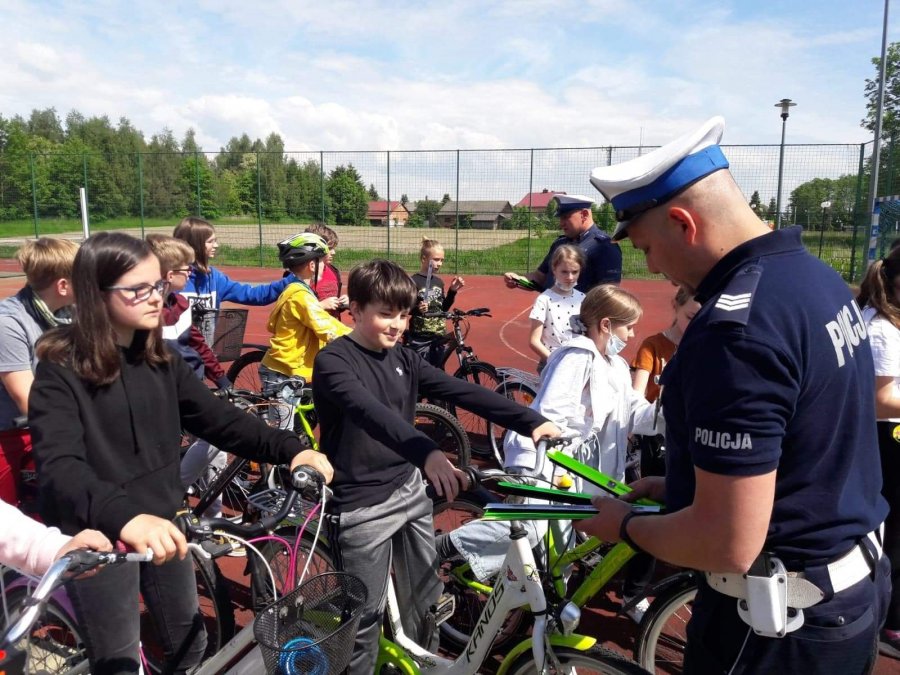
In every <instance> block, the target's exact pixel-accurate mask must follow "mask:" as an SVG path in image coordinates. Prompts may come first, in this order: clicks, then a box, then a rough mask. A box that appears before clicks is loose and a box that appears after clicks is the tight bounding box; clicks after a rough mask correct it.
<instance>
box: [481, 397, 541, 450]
mask: <svg viewBox="0 0 900 675" xmlns="http://www.w3.org/2000/svg"><path fill="white" fill-rule="evenodd" d="M494 391H495V392H496V393H498V394H502V395H503V396H505V397H506V398H508V399H510V400H511V401H515V402H516V403H518V404H519V405H522V406H525V407H526V408H527V407H529V406H530V405H531V404H532V403H533V402H534V398H535V396H537V392H536V391H535V390H534V389H532V388H531V387H530V386H528V385H527V384H525V383H524V382H501V383H500V384H498V385H497V388H496V389H494ZM505 437H506V427H502V426H500V425H499V424H494V423H493V422H488V438H489V439H490V441H491V450H492V451H493V453H494V459H496V460H497V466H500V467H502V466H504V464H503V462H504V459H505V458H504V456H503V439H504V438H505Z"/></svg>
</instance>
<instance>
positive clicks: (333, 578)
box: [253, 572, 368, 675]
mask: <svg viewBox="0 0 900 675" xmlns="http://www.w3.org/2000/svg"><path fill="white" fill-rule="evenodd" d="M367 597H368V592H367V591H366V586H365V584H364V583H363V582H362V581H361V580H360V579H359V578H358V577H355V576H353V575H351V574H346V573H344V572H326V573H324V574H319V575H318V576H315V577H313V578H312V579H309V580H308V581H305V582H304V583H302V584H301V585H300V586H298V587H297V588H296V589H294V590H293V591H291V592H290V593H288V594H287V595H285V596H284V597H282V598H281V599H280V600H277V601H275V602H274V603H273V604H271V605H269V606H268V607H267V608H266V609H264V610H263V611H262V612H260V613H259V614H257V616H256V619H255V620H254V621H253V634H254V636H255V637H256V641H257V642H258V643H259V647H260V650H261V651H262V654H263V660H264V661H265V665H266V672H268V673H269V674H270V675H300V674H301V673H302V674H303V675H338V674H339V673H341V672H343V671H344V670H345V669H346V668H347V666H348V665H349V663H350V657H351V655H352V654H353V642H354V640H355V639H356V629H357V626H358V625H359V619H360V616H361V615H362V610H363V607H364V606H365V604H366V599H367Z"/></svg>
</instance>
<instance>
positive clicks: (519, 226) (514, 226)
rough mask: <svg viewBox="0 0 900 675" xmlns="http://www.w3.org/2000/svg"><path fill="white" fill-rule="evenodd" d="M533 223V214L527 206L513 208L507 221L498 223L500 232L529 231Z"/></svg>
mask: <svg viewBox="0 0 900 675" xmlns="http://www.w3.org/2000/svg"><path fill="white" fill-rule="evenodd" d="M533 222H534V214H532V213H531V209H529V208H528V207H527V206H514V207H513V212H512V215H511V216H510V217H509V219H508V220H501V221H500V229H502V230H529V229H531V225H532V223H533Z"/></svg>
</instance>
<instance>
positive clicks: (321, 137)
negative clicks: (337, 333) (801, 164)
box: [0, 0, 900, 151]
mask: <svg viewBox="0 0 900 675" xmlns="http://www.w3.org/2000/svg"><path fill="white" fill-rule="evenodd" d="M892 9H894V16H895V19H894V20H892V21H891V22H890V23H889V29H888V40H889V41H891V40H894V39H900V31H898V28H900V16H898V14H900V11H898V10H900V8H896V9H895V8H892ZM883 11H884V4H883V2H882V0H877V1H875V0H853V1H852V2H848V1H847V0H815V1H814V0H779V1H773V0H714V1H705V0H669V1H663V0H659V1H650V0H647V1H637V0H497V1H491V0H451V1H450V2H448V1H447V0H439V1H432V0H414V1H412V2H406V1H405V0H393V1H390V2H385V1H382V2H375V1H370V0H356V1H350V0H329V1H328V2H322V1H321V0H319V1H317V2H307V1H305V0H268V1H266V2H260V3H248V2H246V0H194V1H193V2H190V3H184V2H170V3H162V2H158V1H156V2H145V1H144V0H133V1H131V2H114V1H112V0H80V1H78V2H75V1H74V0H69V1H67V2H43V1H37V0H35V1H24V0H0V25H2V26H3V27H4V31H3V33H4V41H3V42H4V45H3V50H2V53H3V57H2V65H0V115H3V116H4V117H10V116H12V115H14V114H19V115H23V116H25V117H27V116H28V114H29V113H30V111H31V110H32V109H34V108H47V107H54V108H56V110H57V111H58V112H59V114H60V115H61V116H62V117H64V116H65V114H66V113H67V112H68V111H70V110H73V109H75V110H78V111H79V112H81V113H82V114H84V115H86V116H93V115H107V116H109V117H110V119H111V120H113V122H115V121H117V120H118V119H119V118H120V117H123V116H124V117H127V118H128V119H129V120H130V121H131V122H132V124H133V125H134V126H136V127H137V128H138V129H140V130H141V131H143V132H144V134H145V136H146V137H147V138H148V140H149V137H150V136H151V135H152V134H154V133H158V132H159V131H161V130H162V129H163V128H169V129H171V130H172V131H173V132H174V133H175V136H176V138H179V139H180V138H182V137H183V135H184V133H185V131H186V130H187V129H188V128H193V129H194V130H195V131H196V134H197V140H198V142H199V144H200V146H201V147H202V148H203V149H204V150H207V151H216V150H218V149H219V148H220V147H222V146H223V145H224V144H225V143H226V142H227V141H228V140H229V138H231V137H232V136H236V135H240V134H242V133H247V134H248V135H249V136H250V137H251V138H265V136H267V135H268V134H269V133H271V132H277V133H278V134H280V135H281V136H282V138H283V139H284V142H285V149H286V150H296V151H308V150H420V149H475V148H485V149H493V148H539V147H547V148H559V147H597V146H606V145H634V146H638V145H658V144H661V143H664V142H666V141H667V140H669V139H671V138H673V137H675V136H677V135H680V134H682V133H684V132H685V131H688V130H690V129H691V128H692V127H694V126H696V125H699V124H700V123H701V122H702V121H703V120H705V119H707V118H708V117H711V116H713V115H715V114H721V115H723V116H724V117H725V119H726V123H727V128H726V132H725V137H724V139H723V143H727V144H767V143H773V144H777V143H778V142H779V141H780V136H781V119H780V117H779V111H778V110H777V109H776V108H775V107H774V105H775V103H776V102H777V101H779V100H780V99H782V98H785V97H787V98H791V99H793V100H794V101H796V102H797V107H795V108H793V109H792V111H791V116H790V118H789V120H788V124H787V142H788V143H859V142H862V141H865V140H867V139H868V138H869V137H870V134H869V132H867V131H866V130H864V129H862V128H861V127H860V120H861V119H862V118H863V117H864V115H865V99H864V96H863V87H864V84H865V79H866V78H874V77H875V75H876V71H875V67H874V66H873V65H872V63H871V59H872V57H873V56H877V55H878V54H879V53H880V49H881V34H882V22H883Z"/></svg>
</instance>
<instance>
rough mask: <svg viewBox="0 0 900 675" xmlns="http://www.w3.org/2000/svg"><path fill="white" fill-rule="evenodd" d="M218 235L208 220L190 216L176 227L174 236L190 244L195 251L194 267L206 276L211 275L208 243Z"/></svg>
mask: <svg viewBox="0 0 900 675" xmlns="http://www.w3.org/2000/svg"><path fill="white" fill-rule="evenodd" d="M215 233H216V228H214V227H213V226H212V223H210V222H209V221H208V220H205V219H203V218H197V217H196V216H188V217H187V218H185V219H183V220H182V221H181V222H180V223H178V225H176V226H175V231H174V232H173V233H172V236H173V237H175V238H176V239H181V240H182V241H186V242H187V243H188V244H190V246H191V248H192V249H194V266H195V267H196V268H197V269H199V270H200V271H202V272H203V273H204V274H209V256H208V255H207V254H206V242H207V240H208V239H209V238H210V237H211V236H213V235H214V234H215Z"/></svg>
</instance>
